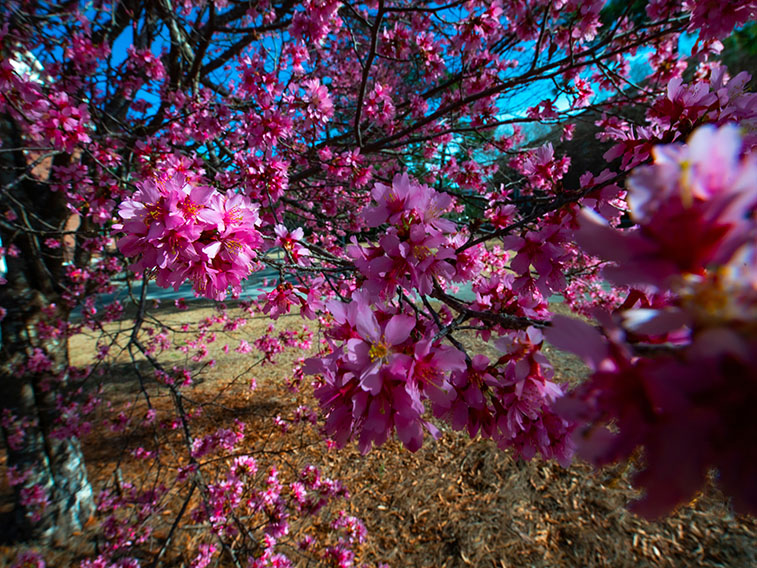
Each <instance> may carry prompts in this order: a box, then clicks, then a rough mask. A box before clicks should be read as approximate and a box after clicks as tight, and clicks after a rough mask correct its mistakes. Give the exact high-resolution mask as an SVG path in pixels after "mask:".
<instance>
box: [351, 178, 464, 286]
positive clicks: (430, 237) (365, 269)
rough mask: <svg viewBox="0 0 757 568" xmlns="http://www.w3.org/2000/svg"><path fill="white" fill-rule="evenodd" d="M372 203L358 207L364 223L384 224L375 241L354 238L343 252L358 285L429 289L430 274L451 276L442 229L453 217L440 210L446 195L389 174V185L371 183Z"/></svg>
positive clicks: (451, 226)
mask: <svg viewBox="0 0 757 568" xmlns="http://www.w3.org/2000/svg"><path fill="white" fill-rule="evenodd" d="M371 195H372V197H373V199H374V200H375V202H376V205H373V206H369V207H367V208H365V210H364V211H363V217H364V218H365V220H366V222H367V224H368V226H369V227H378V226H380V225H383V224H385V223H386V224H388V225H389V228H388V229H387V230H386V232H385V233H384V234H383V236H382V237H381V238H380V239H379V241H378V245H375V246H363V245H359V244H357V243H356V242H355V243H353V245H351V246H350V247H348V249H347V252H348V254H349V255H350V256H351V257H352V258H353V259H354V262H355V266H356V267H357V268H358V269H359V270H360V272H361V274H362V275H363V277H364V278H365V282H364V283H363V288H364V289H365V290H367V291H368V292H369V293H370V294H372V295H374V296H381V297H383V298H386V297H391V296H393V295H394V293H395V290H396V288H397V286H401V287H402V288H404V289H405V290H408V291H410V290H412V289H414V288H415V289H417V290H418V291H419V292H420V293H421V294H430V293H431V291H432V289H433V281H434V278H445V279H452V278H453V277H454V276H455V267H454V266H453V264H452V263H451V262H450V260H452V259H454V258H455V249H454V248H453V247H452V246H451V245H450V242H449V239H448V238H447V235H448V234H449V233H451V232H453V231H454V230H455V223H454V222H452V221H450V220H449V219H445V218H444V217H443V216H442V215H443V214H444V213H445V212H447V211H448V210H449V209H450V207H451V206H452V197H450V196H449V195H447V194H444V193H438V192H436V191H434V190H433V189H431V188H429V187H428V186H425V185H421V184H419V183H417V182H416V181H414V180H411V179H410V178H409V177H408V175H407V174H403V175H397V176H395V178H394V180H393V182H392V185H391V186H388V185H384V184H382V183H377V184H376V185H375V187H374V188H373V191H372V192H371Z"/></svg>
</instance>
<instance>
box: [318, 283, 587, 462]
mask: <svg viewBox="0 0 757 568" xmlns="http://www.w3.org/2000/svg"><path fill="white" fill-rule="evenodd" d="M328 308H329V311H330V312H331V314H332V315H333V317H334V322H333V325H332V327H331V328H330V329H329V330H328V332H327V337H328V338H329V340H330V342H331V349H332V352H331V353H330V354H328V355H326V356H325V357H322V358H311V359H308V360H307V361H306V363H305V371H306V372H307V373H310V374H318V375H320V377H321V379H320V383H319V384H318V386H317V388H316V390H315V395H316V397H317V398H318V399H319V402H320V404H321V408H322V410H324V411H325V412H326V415H327V418H326V425H325V429H326V433H327V434H328V435H330V436H331V437H332V438H333V439H334V440H335V441H336V443H337V445H339V446H342V445H344V444H346V443H347V441H348V440H350V439H352V438H356V439H357V441H358V446H359V447H360V449H361V451H363V452H367V451H369V450H370V448H371V446H372V445H376V446H379V445H381V444H383V443H384V442H385V441H386V440H387V438H388V436H389V435H390V434H391V433H392V432H396V435H397V437H398V438H399V440H400V441H401V442H402V443H403V444H404V445H405V446H406V447H407V448H408V449H410V450H411V451H416V450H417V449H419V448H420V447H421V444H422V443H423V435H424V430H426V431H428V432H430V433H431V434H432V435H433V436H436V435H437V434H438V429H437V428H436V427H435V426H434V425H433V424H431V423H430V422H429V421H428V420H427V419H426V418H425V417H424V415H425V405H424V403H425V402H426V401H429V402H430V403H431V405H432V409H433V413H434V415H435V416H437V417H439V418H442V419H444V420H447V421H449V422H450V423H451V424H452V426H453V427H454V428H456V429H462V428H466V429H467V430H468V432H469V433H470V434H471V436H475V435H476V434H477V433H480V434H481V435H483V436H485V437H490V438H494V439H495V440H496V441H497V442H498V443H499V444H500V446H502V447H503V448H512V449H513V450H514V451H515V452H516V454H518V455H520V456H522V457H524V458H531V457H532V456H534V455H535V453H536V452H537V451H538V452H541V453H542V454H543V455H544V456H547V457H550V458H556V459H559V460H560V461H561V463H567V462H569V461H570V457H571V456H572V451H573V446H572V443H571V441H570V437H569V434H570V431H571V426H570V424H569V423H568V422H567V421H566V420H565V419H563V418H561V417H559V416H557V415H556V414H554V412H552V411H551V409H550V405H551V403H552V402H554V401H555V400H556V399H557V398H558V397H559V396H561V395H562V391H561V389H560V388H559V387H558V386H557V385H556V384H555V383H553V382H552V381H551V373H552V368H551V366H550V365H549V363H548V362H547V360H546V358H545V357H544V356H543V355H542V354H541V353H540V351H539V348H540V346H541V341H542V340H541V334H540V333H539V332H538V330H536V329H535V328H532V329H530V330H529V331H528V333H524V334H521V335H518V336H517V337H518V340H517V341H515V342H513V343H512V344H510V345H508V346H506V350H507V353H506V354H505V355H503V357H502V358H500V360H499V361H498V362H496V363H494V364H491V365H490V363H489V360H488V359H487V358H486V357H484V356H482V355H478V356H476V357H474V358H473V359H472V360H471V359H469V358H468V357H467V356H466V355H465V354H464V353H463V352H462V351H460V350H459V349H458V348H456V347H453V346H448V345H444V344H443V343H442V342H441V341H440V340H438V339H435V335H436V333H437V332H438V331H439V329H438V328H437V327H436V326H435V325H433V324H432V323H431V322H429V321H427V320H424V319H416V317H413V316H411V315H409V314H407V313H403V312H398V311H397V310H396V309H394V308H392V307H390V306H386V305H385V306H375V305H373V306H372V305H371V304H370V303H369V302H368V300H367V295H366V294H365V293H364V292H356V293H355V294H354V295H353V299H352V301H351V302H350V303H349V304H343V303H340V302H336V301H334V302H332V303H330V304H329V306H328Z"/></svg>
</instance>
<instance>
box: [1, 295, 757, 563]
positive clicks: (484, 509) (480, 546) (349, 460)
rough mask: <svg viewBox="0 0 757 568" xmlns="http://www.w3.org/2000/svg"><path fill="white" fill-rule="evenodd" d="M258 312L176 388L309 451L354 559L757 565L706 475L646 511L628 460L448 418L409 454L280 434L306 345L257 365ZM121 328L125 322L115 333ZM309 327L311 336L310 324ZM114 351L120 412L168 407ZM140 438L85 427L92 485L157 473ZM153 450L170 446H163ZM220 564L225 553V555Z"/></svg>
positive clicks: (306, 395)
mask: <svg viewBox="0 0 757 568" xmlns="http://www.w3.org/2000/svg"><path fill="white" fill-rule="evenodd" d="M152 313H153V314H154V315H155V316H156V317H158V318H159V319H160V320H161V321H162V322H163V324H164V325H167V326H170V327H171V328H173V329H174V330H176V331H177V337H180V336H181V334H180V326H181V324H182V323H183V322H196V321H199V320H200V319H202V318H205V317H208V316H211V315H213V314H214V313H215V311H214V310H213V309H212V308H210V307H209V306H207V305H204V304H199V303H195V304H192V305H191V309H190V310H189V311H177V310H174V309H173V308H163V309H160V310H157V311H155V312H152ZM128 321H129V320H128V319H127V318H125V319H124V321H123V322H122V323H121V324H118V325H117V324H110V325H109V326H107V327H106V331H107V332H108V333H109V334H111V337H112V338H113V339H114V341H115V343H114V349H113V350H112V353H114V354H118V349H117V347H118V345H122V346H123V345H125V340H126V338H127V337H128ZM268 324H269V320H267V319H266V318H249V319H248V322H247V325H245V326H243V327H241V328H240V329H238V330H236V331H233V332H223V331H222V330H221V329H220V326H216V327H217V328H218V330H217V331H218V338H217V340H216V341H215V342H214V343H213V344H211V354H210V355H211V357H214V358H215V359H216V365H215V366H214V367H212V368H210V367H205V368H204V369H203V370H202V372H201V373H200V377H201V378H200V380H198V381H196V382H195V384H194V386H192V387H188V390H187V391H186V393H187V396H188V397H189V398H190V399H191V400H192V401H193V403H197V406H200V405H201V406H202V407H203V412H202V414H201V415H200V416H199V417H198V418H196V419H194V420H193V422H192V423H193V428H195V432H196V433H198V434H200V433H202V432H204V431H211V430H212V429H214V428H217V427H219V426H226V427H230V425H231V423H232V421H233V420H234V419H235V418H236V419H239V420H242V421H243V422H244V423H245V424H246V433H247V437H246V439H245V442H244V443H245V449H246V451H249V452H251V453H256V452H257V453H258V455H260V456H261V458H260V459H261V460H262V459H264V458H266V459H267V458H270V460H271V463H274V462H277V461H278V462H279V463H282V464H284V465H283V470H284V471H287V470H288V469H291V471H292V472H294V471H296V470H297V467H298V466H299V465H301V464H305V463H313V464H315V465H317V466H318V467H320V468H321V469H322V471H323V473H324V474H325V475H328V476H331V477H335V478H338V479H340V480H342V481H343V482H344V483H345V484H346V485H347V487H348V488H349V491H350V493H351V499H350V501H349V504H348V507H349V510H350V512H351V513H352V514H355V515H357V516H359V517H360V518H362V519H363V520H364V522H365V524H366V527H367V529H368V534H369V538H368V540H367V542H366V543H365V544H363V545H362V546H361V547H360V560H361V561H362V562H370V563H379V562H386V563H388V564H389V565H390V566H395V567H450V568H451V567H463V566H481V567H489V566H492V567H520V566H522V567H531V566H534V567H537V566H538V567H541V566H544V567H552V566H557V567H563V566H564V567H573V566H613V567H615V566H618V567H623V566H676V567H677V566H712V567H722V566H728V567H731V566H732V567H747V566H757V547H756V546H755V545H756V544H757V523H755V519H752V518H746V517H735V516H734V515H733V514H731V512H730V510H729V507H728V504H727V501H726V500H725V499H724V497H723V496H722V494H721V493H720V492H719V491H718V489H717V488H716V487H715V486H714V484H712V483H711V484H710V485H708V487H707V488H706V489H705V490H704V491H703V492H702V493H701V494H700V495H699V496H698V497H697V498H696V499H695V500H694V501H693V502H692V503H690V504H689V505H687V506H685V507H681V508H680V509H679V510H678V511H677V512H676V513H675V514H674V515H672V516H670V517H668V518H666V519H662V520H660V521H657V522H648V521H645V520H642V519H640V518H638V517H635V516H633V515H631V514H630V513H629V512H628V511H627V510H626V509H625V505H626V504H627V503H628V502H629V500H631V499H633V498H634V497H635V496H636V493H635V492H634V490H633V489H632V488H631V487H630V484H629V482H630V477H631V475H632V473H633V471H632V470H633V467H632V466H627V465H623V466H616V467H613V468H608V469H605V470H602V471H594V470H593V469H592V468H591V467H590V466H588V465H587V464H585V463H582V462H580V461H578V462H576V463H574V464H573V465H572V466H571V467H570V468H568V469H563V468H561V467H560V466H559V465H557V464H555V463H551V462H545V461H543V460H540V459H534V460H532V461H530V462H523V461H516V460H514V459H512V457H511V456H510V455H509V454H508V453H507V452H503V451H500V450H499V449H497V448H496V446H495V445H494V444H492V443H490V442H489V441H486V440H480V439H476V440H471V439H470V438H468V437H467V436H466V435H465V434H463V433H459V432H454V431H451V430H450V429H449V428H445V429H444V430H443V436H442V437H441V438H440V439H439V440H437V441H434V440H431V439H427V440H426V443H425V444H424V446H423V448H422V449H421V450H420V451H418V452H417V453H415V454H411V453H409V452H408V451H406V450H405V449H404V448H403V447H402V446H401V444H399V443H398V442H396V441H391V442H390V443H388V444H386V445H385V446H384V447H382V448H379V449H376V450H374V451H372V452H371V453H369V454H368V455H366V456H362V455H361V454H360V453H359V452H358V451H357V450H356V448H355V447H354V446H348V447H347V448H345V449H342V450H333V449H328V448H327V446H326V444H325V443H324V442H323V441H322V440H321V439H320V437H319V436H318V433H317V431H316V429H304V430H303V429H294V430H293V431H292V433H291V434H290V435H287V436H279V435H278V431H277V426H276V425H275V424H274V422H273V420H272V418H273V417H274V416H277V415H278V416H281V417H283V418H287V417H289V416H291V415H292V414H293V412H294V410H295V409H296V408H297V407H298V406H299V405H301V404H308V405H311V406H315V402H314V400H313V397H312V394H311V392H310V389H309V387H308V386H307V384H306V383H305V384H303V387H302V388H301V390H300V391H299V392H295V391H292V390H290V389H288V388H287V385H286V379H287V378H288V377H289V376H290V374H291V369H292V367H293V365H294V364H295V363H296V361H297V359H299V358H301V357H303V356H306V355H307V353H306V352H303V351H301V350H296V349H290V350H288V351H286V352H284V353H282V354H281V355H280V356H279V357H278V361H277V364H276V365H268V366H260V365H256V364H255V360H256V354H255V352H253V353H250V354H240V353H236V352H235V351H234V350H233V349H234V347H236V345H237V344H238V342H239V339H242V338H245V339H247V340H248V341H250V343H251V342H252V340H253V339H254V338H256V337H258V336H259V335H260V334H261V333H263V332H264V330H265V328H266V327H267V326H268ZM300 325H301V321H300V319H299V318H298V317H283V318H281V319H280V320H279V321H278V322H277V324H276V326H277V328H278V329H284V328H287V327H292V328H298V327H299V326H300ZM119 326H120V329H121V330H122V333H121V335H116V331H117V330H118V329H119ZM155 327H156V329H157V326H155ZM311 327H312V326H311ZM314 332H316V333H315V336H314V340H315V341H314V343H317V339H318V335H317V330H315V329H314ZM98 337H100V335H99V333H94V332H88V333H87V334H83V335H81V336H78V337H76V338H74V339H72V341H71V347H72V355H73V357H74V359H75V361H74V362H75V363H77V364H84V363H86V362H87V361H88V360H91V358H92V357H93V355H94V352H95V344H96V341H97V338H98ZM468 341H469V342H473V340H472V339H469V340H468ZM224 344H229V345H230V347H231V350H230V351H229V352H228V354H225V353H224V352H223V351H222V350H221V347H222V346H223V345H224ZM547 354H548V356H549V357H550V358H551V359H552V361H553V364H554V365H555V367H556V370H557V375H558V376H559V377H562V378H563V379H564V380H568V381H577V380H580V378H581V377H582V376H583V375H584V373H585V369H584V368H583V366H582V365H581V364H580V362H578V361H577V360H575V359H574V358H573V357H571V356H568V355H565V354H562V353H559V352H557V351H555V350H553V349H550V348H549V347H548V348H547ZM189 355H191V353H190V354H189ZM186 357H187V355H185V354H183V353H180V352H172V353H169V354H166V355H164V357H163V360H168V361H172V360H175V361H176V362H177V363H181V362H185V361H184V360H185V359H186ZM183 358H184V359H183ZM112 363H113V364H112V365H111V366H110V367H109V368H108V370H107V372H106V374H105V375H104V376H103V377H102V379H103V382H104V398H106V399H107V400H110V401H111V403H112V405H113V408H114V409H115V410H116V411H122V412H124V413H126V414H127V415H133V416H138V415H140V413H143V412H144V411H145V408H146V407H145V406H144V404H145V403H144V396H143V393H142V387H144V388H145V389H146V390H147V391H148V392H149V393H150V394H151V404H153V405H154V406H155V407H156V408H158V409H159V410H160V411H161V412H163V411H165V412H166V413H168V412H171V400H170V397H169V396H168V395H167V393H166V392H165V389H164V388H162V387H161V388H159V386H158V385H157V384H153V383H150V382H149V381H145V382H144V383H143V384H142V385H140V381H139V380H138V377H137V375H136V374H135V373H134V371H133V369H132V368H131V365H130V357H129V356H128V354H127V353H126V352H122V353H121V354H120V355H118V356H117V357H114V360H113V361H112ZM138 368H142V369H143V371H144V373H145V376H147V368H146V363H145V362H144V361H142V362H138ZM252 378H254V379H255V382H256V384H257V388H255V389H254V390H253V389H251V388H250V383H251V379H252ZM307 380H308V379H306V382H307ZM193 408H194V406H193ZM142 443H143V444H144V445H145V446H146V447H149V444H150V443H151V441H150V436H149V435H147V434H146V435H145V439H144V440H139V439H135V435H134V434H129V433H128V432H123V433H114V432H112V431H111V430H110V429H109V428H106V427H97V428H95V429H94V431H93V433H92V434H90V435H89V436H88V437H87V438H86V439H85V442H84V447H85V452H86V457H87V464H88V468H89V473H90V478H91V480H92V482H93V484H94V485H95V486H96V487H98V488H99V487H103V486H105V485H109V486H113V484H114V483H116V481H114V480H120V479H123V480H127V481H128V480H129V479H141V480H142V481H143V482H144V483H148V482H149V480H154V479H157V478H158V477H159V476H160V475H161V468H160V467H157V466H156V465H155V463H153V462H151V461H150V460H138V459H135V458H134V457H132V456H131V455H130V454H129V453H128V452H126V453H125V452H124V451H123V449H124V448H131V447H133V446H134V445H135V444H142ZM158 443H160V444H163V445H164V446H165V445H170V444H171V443H176V444H178V443H180V437H179V435H178V434H175V435H168V436H166V437H165V438H162V439H161V441H160V442H158ZM261 450H265V452H267V453H261ZM161 451H163V452H166V453H170V451H171V449H170V448H166V447H164V448H163V449H162V450H161ZM165 463H168V462H167V461H166V462H165ZM161 467H164V466H161ZM0 469H2V468H0ZM164 473H165V472H164ZM0 475H2V480H3V481H2V483H3V485H2V486H0V494H1V495H2V497H3V502H2V503H3V506H4V507H5V509H6V510H7V508H8V505H9V490H8V487H7V484H6V482H5V475H4V471H0ZM172 491H174V492H175V493H176V495H174V496H173V500H171V499H169V500H168V501H167V503H166V506H165V509H164V511H163V513H162V516H163V517H164V519H165V520H164V522H163V523H162V524H161V522H157V523H155V524H156V526H157V529H156V531H155V534H154V535H153V537H152V538H151V540H150V541H148V542H147V544H146V548H145V550H147V551H148V552H149V553H150V554H155V553H156V551H157V550H159V549H160V548H161V547H162V545H163V543H164V541H165V537H166V535H167V534H168V531H169V528H170V525H171V522H172V520H173V518H175V516H176V515H175V514H176V511H177V510H178V508H179V505H180V503H181V492H182V488H181V487H175V488H172ZM301 530H303V531H306V532H311V533H315V532H317V531H323V528H322V527H318V526H316V525H313V524H310V525H308V524H304V525H302V527H301ZM201 534H202V527H201V526H198V525H195V526H193V525H192V524H191V523H189V524H187V526H185V527H184V528H182V529H181V530H180V531H178V532H177V533H175V534H174V537H173V539H172V541H171V547H170V548H169V549H168V550H167V551H166V552H165V554H164V556H163V560H164V562H165V564H166V565H168V566H181V565H186V564H187V563H188V562H189V560H190V558H191V556H190V555H189V553H187V552H186V551H188V550H193V547H192V544H193V543H196V542H197V539H198V538H200V536H201ZM98 539H99V540H98ZM98 543H99V544H98ZM101 544H102V537H101V535H99V534H98V532H97V528H96V523H94V522H93V523H92V528H91V530H90V531H88V532H85V533H83V534H81V535H77V536H76V537H75V538H73V539H71V540H69V541H67V542H66V543H60V544H59V545H58V546H56V547H54V548H51V549H49V550H46V551H43V552H45V553H46V554H47V556H48V558H50V560H51V562H50V564H49V565H52V566H74V565H78V561H79V559H80V558H82V557H83V556H85V555H90V554H93V553H94V552H95V550H96V547H97V546H98V545H101ZM18 550H19V547H17V546H14V545H5V546H2V547H0V565H8V564H10V562H11V559H12V558H13V557H14V556H15V554H16V552H17V551H18ZM146 558H151V557H150V556H146ZM218 565H219V566H225V565H226V562H225V561H224V560H223V559H221V560H220V561H219V564H218ZM303 565H304V563H303ZM311 565H312V564H311ZM211 566H212V564H211Z"/></svg>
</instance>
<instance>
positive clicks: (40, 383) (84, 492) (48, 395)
mask: <svg viewBox="0 0 757 568" xmlns="http://www.w3.org/2000/svg"><path fill="white" fill-rule="evenodd" d="M46 304H47V302H46V299H45V298H44V297H42V295H41V294H40V293H39V292H36V291H32V290H28V289H27V290H26V291H18V290H4V291H3V292H2V293H0V305H2V306H3V307H4V308H5V309H6V310H8V313H7V314H6V316H5V319H4V321H3V325H2V333H3V337H2V351H1V352H0V362H1V363H0V385H2V387H1V388H0V395H1V396H2V401H1V402H0V407H1V408H2V414H3V419H2V424H3V438H4V442H5V447H6V451H7V453H8V466H9V467H10V468H14V474H15V476H16V478H17V479H18V478H19V476H20V478H23V481H22V482H21V483H19V484H18V485H16V486H15V487H14V493H15V494H14V498H15V510H14V517H13V526H12V527H11V531H10V532H11V535H10V536H11V537H12V538H15V539H19V540H37V541H40V542H52V541H62V540H63V539H65V538H66V537H67V536H69V535H70V534H71V533H72V532H74V531H77V530H80V529H81V528H82V526H83V525H84V523H86V522H87V520H88V519H89V518H90V517H91V515H92V514H93V513H94V510H95V506H94V497H93V493H92V488H91V486H90V484H89V481H88V480H87V470H86V467H85V464H84V459H83V456H82V453H81V448H80V444H79V440H78V439H77V438H75V437H66V438H63V439H60V438H59V437H56V436H54V435H52V432H53V427H54V420H55V417H56V416H57V410H56V405H55V398H56V395H57V394H58V393H60V392H61V390H62V389H65V387H66V382H67V357H66V342H65V340H60V339H56V338H44V339H42V338H40V337H39V336H38V335H37V333H36V324H37V323H38V322H39V320H40V317H43V312H42V309H41V308H42V307H43V306H44V305H46ZM56 315H58V316H62V315H65V314H61V313H58V314H56ZM35 349H38V350H41V351H42V352H44V353H45V354H46V355H47V358H48V359H49V361H50V363H51V365H50V367H49V369H45V370H44V371H41V372H35V373H30V372H23V371H22V372H19V369H22V368H23V366H24V365H25V364H26V363H27V361H28V360H29V358H30V357H31V356H33V355H34V353H35ZM37 353H38V354H39V353H40V352H39V351H37Z"/></svg>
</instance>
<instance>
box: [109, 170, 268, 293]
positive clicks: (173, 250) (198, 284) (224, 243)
mask: <svg viewBox="0 0 757 568" xmlns="http://www.w3.org/2000/svg"><path fill="white" fill-rule="evenodd" d="M138 187H139V189H138V190H137V192H136V193H135V194H134V195H133V196H132V197H131V198H129V199H127V200H126V201H124V202H123V203H121V205H120V206H119V210H118V213H119V215H120V216H121V218H122V219H123V222H122V223H121V224H119V225H116V226H115V228H116V230H120V231H122V232H124V233H125V236H123V237H121V239H119V241H118V248H119V249H120V250H121V252H123V253H124V254H125V255H126V256H132V257H133V256H138V259H137V261H136V262H134V263H133V264H132V269H133V270H135V271H142V270H154V271H155V275H156V280H157V283H158V285H160V286H163V287H168V286H173V287H174V289H178V288H179V286H180V285H181V284H182V283H183V282H184V280H186V279H189V280H191V281H192V284H193V288H194V291H195V294H197V295H204V296H207V297H210V298H214V299H217V300H223V299H224V298H225V297H226V294H227V291H228V289H229V288H231V290H232V292H233V293H235V294H238V293H239V292H240V291H241V282H242V280H243V279H244V278H245V277H246V276H248V275H249V274H250V272H251V271H252V268H253V261H254V260H255V258H256V254H257V252H256V251H257V250H259V249H260V248H261V247H262V245H263V239H262V236H261V235H260V233H259V232H258V230H257V227H258V226H259V224H260V218H259V216H258V209H257V206H255V205H253V204H252V203H251V202H250V201H249V199H247V198H246V197H244V196H243V195H239V194H236V193H227V194H225V195H224V194H220V193H218V192H217V191H215V190H214V189H213V188H211V187H207V186H202V185H190V184H188V183H187V182H186V180H185V178H184V176H182V175H180V174H177V175H174V176H173V177H170V178H164V179H155V180H150V181H145V182H142V183H140V184H138Z"/></svg>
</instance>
